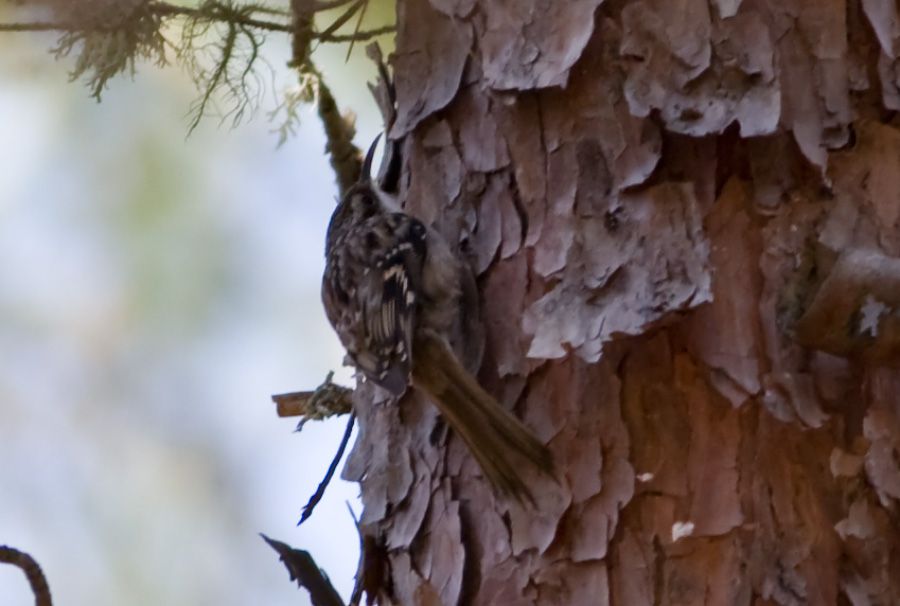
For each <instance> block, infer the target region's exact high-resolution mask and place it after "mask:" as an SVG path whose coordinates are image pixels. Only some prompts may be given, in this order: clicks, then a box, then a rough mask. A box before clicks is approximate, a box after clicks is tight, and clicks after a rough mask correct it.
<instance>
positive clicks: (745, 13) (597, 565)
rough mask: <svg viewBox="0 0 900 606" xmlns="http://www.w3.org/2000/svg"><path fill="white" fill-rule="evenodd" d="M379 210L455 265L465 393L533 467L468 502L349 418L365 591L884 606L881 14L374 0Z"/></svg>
mask: <svg viewBox="0 0 900 606" xmlns="http://www.w3.org/2000/svg"><path fill="white" fill-rule="evenodd" d="M398 28H399V31H398V37H397V51H396V56H395V57H394V60H393V65H394V68H395V79H396V85H397V92H398V119H397V122H396V123H395V124H394V125H393V128H392V130H391V136H392V137H394V138H398V139H404V150H405V154H404V160H405V166H404V175H403V183H402V195H401V198H402V199H403V200H404V201H405V205H406V208H407V209H408V211H409V212H410V213H412V214H414V215H416V216H418V217H420V218H421V219H423V220H424V221H426V222H430V223H432V224H433V225H435V226H436V228H437V229H438V230H439V231H440V232H441V233H443V234H444V235H445V236H446V237H447V239H448V240H449V241H451V242H454V243H459V247H460V250H461V251H462V254H469V255H470V256H471V259H472V263H473V267H474V268H475V270H476V271H477V273H478V279H479V285H480V288H481V294H482V302H483V316H484V322H485V328H486V331H487V354H486V356H485V361H484V364H483V366H482V370H481V374H480V377H479V378H480V381H481V382H482V384H483V385H484V386H485V387H486V388H487V389H488V390H489V391H490V392H492V393H493V394H494V395H496V396H497V398H498V399H499V400H500V401H501V402H503V403H505V404H506V405H507V406H509V407H510V408H512V409H514V410H515V411H516V413H517V414H519V415H520V416H521V418H523V419H524V420H525V422H526V423H527V424H528V425H529V426H530V427H531V428H532V429H533V430H534V431H535V433H536V434H537V435H538V436H539V437H540V438H541V439H543V440H544V441H545V442H546V443H547V444H549V447H550V448H551V450H552V452H553V454H554V456H555V460H556V464H557V468H558V475H559V478H558V484H553V483H552V482H548V481H543V480H541V479H540V477H537V476H535V477H533V478H532V479H531V481H533V482H534V483H535V485H536V486H539V490H538V495H537V504H536V506H534V507H522V506H519V505H516V504H513V503H509V502H507V501H504V500H502V499H498V498H495V496H494V495H493V493H492V492H491V490H490V489H489V487H488V485H487V484H486V483H485V481H484V479H483V478H482V477H481V473H480V470H479V469H478V467H477V465H476V464H475V463H474V461H473V460H472V459H471V457H470V456H469V454H468V453H467V451H466V449H465V447H464V446H463V444H462V443H461V441H460V440H459V439H458V437H456V436H453V435H452V434H449V433H448V432H447V431H445V430H444V429H443V425H442V424H441V423H440V422H439V420H438V418H437V414H436V412H435V411H434V409H433V407H431V406H430V405H429V404H428V403H427V401H425V400H424V399H423V398H421V397H417V396H411V397H407V398H406V399H404V401H402V402H401V403H400V405H398V406H394V405H374V406H373V405H371V404H370V403H369V394H368V393H367V392H366V391H365V387H363V389H361V390H359V391H358V392H357V402H356V404H357V408H358V409H359V411H360V422H361V427H362V430H361V435H360V438H359V440H358V442H357V444H356V446H355V448H354V453H353V455H352V456H351V458H350V460H349V462H348V465H347V469H346V470H345V476H346V477H348V478H352V479H355V480H361V482H362V494H363V500H364V503H365V512H364V515H363V520H362V528H363V530H364V533H365V534H366V536H367V542H368V544H369V548H368V549H367V567H366V570H367V581H366V588H367V590H368V591H369V593H370V595H377V596H379V597H380V599H381V601H382V602H383V603H392V602H393V603H402V604H458V603H459V604H485V605H488V604H502V605H514V604H554V605H560V604H573V605H574V604H607V603H612V604H616V605H630V604H650V603H653V604H710V605H719V604H785V605H786V604H838V603H840V604H848V603H852V604H854V605H862V604H897V603H900V534H898V526H900V516H898V513H897V511H898V510H897V507H898V501H900V465H898V460H900V390H898V388H900V373H898V372H897V370H895V369H894V368H893V367H892V366H896V361H897V355H896V354H897V351H898V348H900V337H898V335H900V323H898V317H900V315H898V312H897V309H898V305H900V267H898V265H900V260H898V259H897V256H898V254H900V131H898V128H897V120H896V119H895V114H894V110H897V109H900V63H898V62H897V61H896V60H895V57H896V56H898V53H900V51H898V50H897V49H900V18H898V13H897V6H896V4H895V3H894V2H889V1H887V0H863V1H862V2H857V1H854V0H850V1H849V2H844V1H840V0H819V1H814V0H807V1H805V2H801V1H800V0H777V1H774V0H773V1H766V0H756V1H752V0H747V1H744V2H741V0H716V1H715V2H707V1H706V0H680V1H672V0H643V1H634V2H621V1H619V2H614V1H607V2H602V0H582V1H576V2H550V1H540V0H520V1H519V2H508V1H503V2H496V1H494V0H478V1H476V0H455V1H454V0H430V1H429V0H401V2H400V6H399V15H398Z"/></svg>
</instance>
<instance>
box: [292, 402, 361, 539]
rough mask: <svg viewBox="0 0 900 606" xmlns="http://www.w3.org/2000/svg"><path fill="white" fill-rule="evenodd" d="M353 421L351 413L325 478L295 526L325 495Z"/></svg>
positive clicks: (345, 447) (301, 521) (347, 440)
mask: <svg viewBox="0 0 900 606" xmlns="http://www.w3.org/2000/svg"><path fill="white" fill-rule="evenodd" d="M355 420H356V414H353V413H351V414H350V419H349V420H348V421H347V428H346V429H345V430H344V435H343V437H342V438H341V444H340V446H338V449H337V452H336V453H335V454H334V458H333V459H331V464H330V465H329V466H328V471H326V472H325V477H324V478H322V481H321V482H319V485H318V487H316V491H315V492H314V493H313V495H312V496H311V497H310V498H309V501H307V502H306V505H304V506H303V513H302V514H300V521H299V522H297V526H299V525H300V524H302V523H303V522H305V521H306V520H307V519H309V516H311V515H312V513H313V510H314V509H315V508H316V505H318V504H319V501H321V500H322V496H323V495H324V494H325V489H326V488H327V487H328V484H329V483H330V482H331V478H333V477H334V472H335V471H336V470H337V466H338V463H340V462H341V459H342V458H343V456H344V450H346V449H347V444H348V443H349V442H350V434H352V433H353V422H354V421H355Z"/></svg>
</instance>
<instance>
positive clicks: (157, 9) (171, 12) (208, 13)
mask: <svg viewBox="0 0 900 606" xmlns="http://www.w3.org/2000/svg"><path fill="white" fill-rule="evenodd" d="M148 8H149V9H150V12H151V13H153V14H155V15H159V16H160V17H170V16H185V17H202V18H215V17H218V16H221V17H222V19H221V20H222V21H227V22H229V23H232V24H234V25H244V26H246V27H255V28H256V29H262V30H266V31H270V32H286V33H290V32H291V31H293V30H292V28H291V25H290V24H289V23H278V22H275V21H263V20H261V19H254V18H252V17H247V16H245V15H241V14H240V13H238V12H236V11H228V12H227V13H226V12H225V11H222V10H221V7H219V6H218V5H216V4H211V5H209V8H203V7H201V8H189V7H186V6H175V5H174V4H168V3H166V2H151V3H150V4H149V5H148Z"/></svg>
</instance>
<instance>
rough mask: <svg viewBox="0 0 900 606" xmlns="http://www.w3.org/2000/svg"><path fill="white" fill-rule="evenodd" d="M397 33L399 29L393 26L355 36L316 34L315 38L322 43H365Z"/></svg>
mask: <svg viewBox="0 0 900 606" xmlns="http://www.w3.org/2000/svg"><path fill="white" fill-rule="evenodd" d="M395 31H397V28H396V27H394V26H393V25H385V26H384V27H377V28H375V29H369V30H365V31H360V32H356V33H355V34H346V35H336V34H331V35H328V36H325V35H322V34H316V35H315V36H314V37H315V38H317V39H318V40H320V41H322V42H365V41H366V40H371V39H372V38H377V37H378V36H383V35H385V34H393V33H394V32H395Z"/></svg>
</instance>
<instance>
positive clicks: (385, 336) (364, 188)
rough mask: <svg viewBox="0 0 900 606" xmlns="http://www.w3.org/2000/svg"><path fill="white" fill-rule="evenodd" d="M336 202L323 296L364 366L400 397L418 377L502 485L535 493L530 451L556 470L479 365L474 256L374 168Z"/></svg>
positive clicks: (521, 493) (544, 467)
mask: <svg viewBox="0 0 900 606" xmlns="http://www.w3.org/2000/svg"><path fill="white" fill-rule="evenodd" d="M377 142H378V139H376V140H375V143H373V144H372V147H371V148H370V149H369V153H368V154H367V155H366V160H365V163H364V165H363V172H362V176H361V178H360V180H359V182H358V183H356V184H355V185H354V186H353V187H351V188H350V190H349V191H347V193H346V194H345V195H344V197H343V198H342V199H341V201H340V202H339V203H338V205H337V208H335V210H334V213H333V214H332V216H331V221H330V223H329V225H328V233H327V236H326V240H325V259H326V262H325V274H324V276H323V278H322V301H323V303H324V305H325V312H326V314H327V316H328V319H329V321H330V322H331V324H332V326H334V329H335V331H336V332H337V334H338V336H339V337H340V340H341V343H343V345H344V347H345V348H346V349H347V352H348V354H349V357H350V358H351V360H352V361H353V363H354V364H355V366H356V368H357V369H358V370H359V371H360V372H361V373H362V374H363V375H364V376H365V377H366V379H367V380H370V381H372V382H374V383H376V384H377V385H379V386H380V387H382V388H384V389H385V390H387V391H388V392H390V393H391V394H392V395H393V396H395V397H398V398H399V397H400V396H402V395H403V394H404V393H405V392H406V390H407V389H408V388H409V386H410V385H412V386H413V387H414V388H415V389H418V390H420V391H421V392H423V393H424V394H425V395H426V396H427V397H428V398H429V399H430V400H431V401H432V402H433V403H434V404H435V405H436V406H437V408H438V410H439V411H440V413H441V414H442V416H443V417H444V419H445V420H446V421H447V423H448V424H449V425H450V427H451V428H452V429H453V430H454V431H455V432H456V433H457V434H459V436H460V437H461V438H462V439H463V441H464V442H465V443H466V445H467V446H468V448H469V450H470V451H471V453H472V455H473V456H474V457H475V459H476V461H478V463H479V465H481V469H482V470H483V471H484V474H485V475H486V476H487V478H488V479H489V480H490V481H491V483H493V485H494V486H495V487H496V488H497V489H498V490H500V491H501V492H503V493H505V494H508V495H511V496H513V497H515V498H519V499H522V498H527V499H530V500H533V499H532V495H531V492H530V491H529V490H528V487H527V486H526V484H525V482H524V481H523V480H522V478H521V475H520V470H519V467H518V465H519V462H520V461H521V460H524V461H527V462H530V463H531V464H532V465H534V466H535V467H536V468H537V469H539V470H540V471H543V472H545V473H547V474H548V475H552V473H553V462H552V458H551V455H550V452H549V451H548V450H547V448H546V447H545V446H544V444H542V443H541V442H540V441H539V440H538V439H537V438H535V437H534V435H532V433H531V432H530V431H529V430H528V429H527V428H526V427H525V426H524V425H523V424H522V422H521V421H519V420H518V419H517V418H516V417H515V416H513V414H512V413H510V412H509V411H508V410H506V409H505V408H503V407H502V406H501V405H500V404H499V403H498V402H497V401H496V400H495V399H494V398H493V397H491V395H490V394H488V393H487V392H486V391H485V390H484V389H483V388H482V387H481V386H480V385H479V384H478V381H477V380H476V379H475V377H474V376H473V374H472V373H474V372H476V371H477V370H478V367H479V366H480V362H481V350H482V344H481V341H480V339H479V338H477V337H475V336H473V332H472V327H473V326H476V325H478V324H479V317H478V296H477V291H476V289H475V281H474V277H473V276H472V273H471V270H470V268H469V266H468V265H467V264H466V263H465V262H464V261H463V260H461V259H460V258H459V257H457V256H456V255H454V254H453V252H452V251H451V250H450V247H449V246H448V245H447V243H446V242H445V241H444V240H443V239H442V238H441V236H440V235H438V234H437V233H436V232H434V231H433V230H431V229H429V228H427V227H426V226H425V225H424V224H423V223H421V222H420V221H418V220H417V219H415V218H414V217H411V216H410V215H407V214H405V213H403V212H400V211H399V210H398V209H395V208H392V206H393V204H392V203H391V201H390V200H389V199H387V198H386V197H385V196H384V195H382V194H381V192H379V190H378V188H377V186H376V185H375V184H374V183H373V182H372V179H371V178H370V176H369V173H370V170H371V164H372V155H373V153H374V150H375V146H376V144H377Z"/></svg>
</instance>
